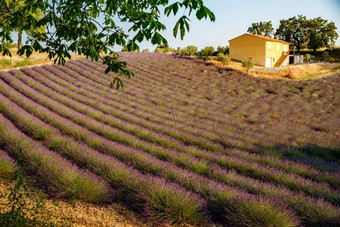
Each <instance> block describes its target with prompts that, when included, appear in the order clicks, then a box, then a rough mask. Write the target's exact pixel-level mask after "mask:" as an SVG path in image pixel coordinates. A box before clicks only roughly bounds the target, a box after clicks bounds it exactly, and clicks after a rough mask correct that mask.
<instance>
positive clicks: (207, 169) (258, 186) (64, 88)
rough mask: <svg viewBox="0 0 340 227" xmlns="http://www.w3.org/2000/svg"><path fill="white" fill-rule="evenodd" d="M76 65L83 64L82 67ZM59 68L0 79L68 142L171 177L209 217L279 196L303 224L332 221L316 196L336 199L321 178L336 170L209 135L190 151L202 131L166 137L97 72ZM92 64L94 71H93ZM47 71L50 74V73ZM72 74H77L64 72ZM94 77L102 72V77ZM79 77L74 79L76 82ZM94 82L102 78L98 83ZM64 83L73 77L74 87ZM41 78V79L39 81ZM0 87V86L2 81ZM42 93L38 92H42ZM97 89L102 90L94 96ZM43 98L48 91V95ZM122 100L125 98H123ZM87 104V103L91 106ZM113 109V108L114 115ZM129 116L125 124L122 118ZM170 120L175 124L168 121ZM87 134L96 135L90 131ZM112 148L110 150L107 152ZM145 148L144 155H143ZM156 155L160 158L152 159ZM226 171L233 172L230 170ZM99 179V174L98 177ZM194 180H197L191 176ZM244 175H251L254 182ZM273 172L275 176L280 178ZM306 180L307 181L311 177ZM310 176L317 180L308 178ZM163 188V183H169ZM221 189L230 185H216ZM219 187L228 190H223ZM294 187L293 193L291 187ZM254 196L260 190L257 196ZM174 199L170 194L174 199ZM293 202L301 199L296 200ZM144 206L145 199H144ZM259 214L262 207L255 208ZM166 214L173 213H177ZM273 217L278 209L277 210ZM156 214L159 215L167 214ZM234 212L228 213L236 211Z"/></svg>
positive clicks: (334, 213) (269, 203) (332, 212)
mask: <svg viewBox="0 0 340 227" xmlns="http://www.w3.org/2000/svg"><path fill="white" fill-rule="evenodd" d="M69 67H70V66H69ZM83 67H84V68H85V66H83ZM78 69H79V68H78ZM62 70H63V71H66V72H67V74H63V73H62V72H61V71H58V70H57V69H56V68H53V67H51V66H44V69H42V68H39V67H37V68H34V70H31V69H23V72H25V73H26V74H27V75H29V76H30V77H31V78H30V77H27V76H26V75H24V74H23V73H22V72H21V73H18V72H17V71H12V72H11V74H12V76H10V75H9V74H2V75H1V78H2V79H3V80H4V81H6V83H7V84H9V85H11V87H13V88H15V89H16V90H17V91H19V92H20V93H22V94H24V95H25V96H27V97H29V98H31V99H32V100H34V101H35V102H33V103H31V105H32V106H33V105H34V107H29V106H25V110H27V111H28V112H30V113H31V114H33V115H35V116H36V117H38V118H40V119H41V120H43V121H45V122H47V123H48V124H49V125H51V126H53V127H56V128H58V129H59V130H60V132H61V133H62V134H65V135H68V136H71V137H73V139H75V140H79V141H81V142H85V143H86V144H87V145H88V146H89V147H92V149H95V150H97V152H103V151H105V152H109V153H106V155H109V156H113V157H114V158H117V159H119V160H120V161H122V162H124V163H126V164H128V165H132V166H133V167H134V168H136V169H138V170H139V171H141V173H142V174H146V176H147V178H149V177H151V175H148V174H152V175H156V176H159V177H161V178H163V179H164V178H165V179H167V180H169V181H173V182H174V183H176V184H178V185H181V186H182V187H183V188H185V189H186V190H189V191H194V192H195V193H198V194H199V195H200V196H202V197H203V198H204V199H205V201H206V202H207V205H206V206H207V209H206V210H208V211H209V212H210V214H211V215H212V216H213V217H214V218H216V217H219V218H221V217H223V216H224V215H225V214H224V212H222V211H223V210H227V211H226V212H227V214H228V215H227V219H228V220H229V221H230V222H233V221H236V219H235V220H234V219H233V218H232V217H233V215H235V214H236V215H239V214H240V212H242V209H247V208H251V207H252V206H255V205H254V203H255V204H256V203H258V202H259V201H260V203H263V204H265V205H266V206H264V207H265V208H270V207H273V210H274V211H275V210H277V209H275V207H276V208H279V209H280V208H281V206H282V205H279V203H277V202H273V201H276V199H277V198H279V200H281V201H283V202H285V203H286V204H289V205H290V206H291V208H288V210H286V211H287V212H286V213H285V214H289V215H288V216H290V217H292V213H291V211H290V209H292V208H294V209H295V212H296V214H297V215H298V216H299V218H300V219H301V220H302V221H303V222H304V223H306V224H307V223H309V224H311V223H334V221H337V220H336V218H337V217H338V209H337V208H335V207H333V206H332V205H330V204H328V203H325V202H323V201H322V199H326V200H328V201H330V202H331V203H333V204H334V205H337V204H338V196H339V194H338V191H334V190H333V189H332V188H331V187H330V186H329V185H327V184H326V183H328V184H330V185H333V186H334V185H335V186H336V187H337V185H338V183H337V180H338V178H336V176H334V175H332V174H326V173H323V172H320V171H318V170H316V169H313V168H311V169H309V168H308V167H309V166H306V165H298V164H294V163H292V162H286V161H281V160H279V159H275V158H268V157H266V156H262V155H251V154H249V153H247V151H246V150H235V149H228V150H226V149H224V148H223V147H221V146H220V144H219V143H216V141H215V139H211V142H209V141H207V142H208V143H207V144H208V145H209V146H205V147H203V150H202V149H198V148H200V146H201V144H204V143H199V141H200V139H203V136H202V135H199V134H196V135H195V133H194V132H190V131H189V132H190V133H186V134H185V137H186V138H188V139H189V141H187V143H188V144H189V145H191V146H187V145H186V144H185V143H183V141H181V140H180V138H179V137H176V138H172V136H171V135H169V134H166V131H168V130H163V131H161V132H159V131H156V132H155V129H157V130H159V129H160V128H161V127H160V126H161V125H160V124H158V125H157V124H149V123H148V122H144V123H143V121H142V118H141V116H143V117H148V118H150V117H152V116H153V115H152V114H150V113H152V111H147V110H143V112H142V113H139V114H135V112H133V111H132V109H131V107H129V105H122V104H120V103H117V102H114V100H115V99H117V98H121V97H119V95H118V96H117V94H114V95H112V93H115V92H108V91H107V88H106V87H105V86H104V84H105V83H106V84H107V79H105V76H104V75H101V74H96V76H95V77H96V78H92V79H89V78H87V76H90V75H89V73H86V72H82V71H81V70H77V67H76V63H74V65H73V66H72V70H74V71H71V70H70V68H69V69H65V68H64V69H62ZM93 70H94V71H95V69H93ZM75 71H77V72H75ZM39 73H41V74H39ZM42 74H43V75H45V77H46V78H45V77H43V76H42ZM53 74H55V75H57V76H53ZM13 75H15V76H16V77H18V78H19V79H20V80H21V81H22V82H24V83H25V84H26V85H24V84H23V83H22V82H19V80H17V79H15V78H14V77H13ZM69 75H72V76H69ZM73 76H77V77H74V78H72V77H73ZM91 76H93V75H91ZM98 76H102V79H100V78H99V77H98ZM47 78H49V79H47ZM62 78H63V79H62ZM80 78H82V79H81V80H80ZM103 78H104V79H103ZM83 81H86V82H83ZM97 81H98V82H101V83H103V84H100V83H98V82H97ZM71 82H73V84H74V85H73V84H72V83H71ZM42 84H44V85H46V87H45V86H44V85H42ZM27 85H29V86H27ZM2 87H3V88H5V87H6V84H2ZM29 87H32V88H34V89H35V90H33V89H30V88H29ZM9 90H11V89H10V87H7V88H6V89H3V91H2V92H4V95H5V96H6V97H8V98H10V99H11V100H12V101H14V102H15V103H17V104H19V105H20V106H21V107H23V105H24V103H23V102H22V101H20V100H22V99H25V98H24V97H23V96H22V97H16V96H20V93H16V94H15V95H14V93H15V92H16V91H15V90H13V89H12V90H11V91H10V92H9ZM6 92H9V93H6ZM42 94H44V95H46V97H44V95H42ZM100 95H102V96H101V98H100ZM124 95H125V94H123V96H124ZM47 97H50V99H48V98H47ZM5 100H6V99H4V100H3V102H4V103H6V102H5ZM54 100H55V101H57V102H55V101H54ZM29 101H30V100H26V102H29ZM125 102H127V103H129V101H125ZM36 103H40V104H41V105H44V106H45V107H47V108H48V109H50V110H52V111H53V112H56V113H58V114H59V115H55V116H54V118H58V117H63V121H66V122H67V121H69V120H71V122H67V123H66V124H61V121H60V120H59V121H56V122H55V119H54V118H53V117H52V116H49V117H47V115H44V114H42V113H41V112H44V113H46V112H47V109H41V108H39V105H38V104H36ZM61 103H62V104H61ZM123 103H124V102H123ZM8 106H10V103H8V105H6V108H4V109H3V111H4V112H3V114H5V113H6V109H8V108H9V107H8ZM66 106H67V107H66ZM90 106H92V108H91V107H90ZM68 107H69V108H68ZM113 107H114V108H113ZM117 111H118V113H120V114H118V115H117V114H116V112H117ZM16 112H20V111H13V112H12V113H7V114H5V115H6V117H8V118H11V121H12V122H14V123H15V124H16V126H17V127H19V128H20V129H21V130H22V131H24V132H25V133H26V134H29V135H30V136H31V137H33V138H35V139H37V140H43V141H44V140H48V139H49V138H50V136H43V135H41V134H44V133H43V132H44V131H43V132H40V133H39V131H38V132H37V134H38V135H39V136H38V137H35V136H36V135H35V134H34V133H33V134H30V133H32V132H35V131H37V130H38V129H39V128H41V129H44V128H45V129H46V131H48V130H47V128H46V127H47V125H46V127H42V126H41V125H39V126H35V127H36V129H35V130H34V125H33V126H30V127H29V129H27V128H25V127H28V126H27V124H28V123H27V121H26V122H25V123H24V124H23V125H20V124H18V123H17V122H20V119H22V118H23V116H17V117H16V118H15V117H14V116H15V114H14V113H16ZM80 113H81V114H80ZM159 113H161V112H159ZM126 116H127V117H126ZM66 119H68V120H66ZM94 119H95V120H94ZM130 120H131V121H132V122H133V123H129V121H130ZM164 120H166V121H168V122H169V124H170V123H171V122H172V123H174V122H176V121H170V120H168V119H164ZM190 120H192V119H190ZM36 121H37V119H31V120H30V121H29V122H36ZM159 122H161V121H159ZM74 123H76V124H74ZM77 125H81V126H83V127H80V126H78V127H79V128H78V130H77V131H72V130H75V129H74V128H77ZM174 125H175V124H173V125H172V126H174ZM204 126H205V125H204V124H203V123H202V127H204ZM168 127H169V130H170V131H172V133H173V134H174V135H176V133H180V131H178V130H175V129H176V127H170V125H169V126H168ZM84 128H87V130H90V131H92V132H89V133H92V134H88V133H84V132H83V131H84V130H86V129H84ZM153 130H154V131H153ZM93 132H94V133H95V134H98V135H100V136H101V137H100V136H97V137H96V135H95V134H93ZM47 135H48V134H47ZM56 137H57V136H56ZM105 138H106V139H109V140H114V141H118V143H113V144H109V145H103V144H105V143H106V142H110V143H112V141H107V140H106V139H105ZM191 141H193V142H191ZM203 141H204V140H203ZM57 142H58V143H60V144H59V146H60V147H61V148H59V149H62V148H63V147H64V145H66V144H64V143H62V142H60V141H53V143H50V142H48V141H47V142H45V143H46V146H47V147H48V148H49V149H56V148H54V147H53V146H50V145H49V144H56V143H57ZM122 144H125V146H122ZM54 146H56V145H54ZM68 147H69V146H68ZM112 147H114V148H115V149H114V150H112ZM133 148H135V149H133ZM83 149H84V148H83ZM110 149H111V150H110ZM172 149H174V150H175V151H173V150H172ZM56 150H58V149H56ZM68 152H69V151H68ZM146 153H149V155H147V154H146ZM63 155H64V156H65V157H66V158H68V159H71V160H72V161H73V162H75V163H77V164H78V165H80V166H81V167H84V168H89V169H91V171H92V172H95V173H96V174H97V173H98V175H101V177H103V174H104V173H103V172H97V171H98V170H97V169H96V168H98V167H96V168H94V167H91V164H93V163H90V164H89V163H87V161H89V160H90V159H85V158H83V161H79V160H78V156H75V157H76V158H74V157H70V156H69V154H68V153H63ZM73 155H74V154H73ZM262 158H263V159H262ZM159 159H162V160H164V161H160V160H159ZM263 160H264V161H263ZM254 161H255V162H254ZM256 163H260V164H256ZM288 163H289V164H292V165H293V166H294V168H291V169H293V172H296V173H295V174H291V173H290V172H291V171H290V170H291V169H290V167H286V165H287V164H288ZM266 165H269V166H272V167H273V168H272V170H271V169H270V168H269V169H268V168H266ZM239 166H241V167H239ZM276 168H279V169H283V170H284V171H286V172H282V171H278V170H277V169H276ZM257 169H259V172H256V171H257ZM228 170H236V171H237V172H234V171H228ZM275 174H277V175H278V177H277V178H275ZM296 174H298V175H296ZM202 175H203V176H202ZM299 175H301V176H303V177H306V179H304V178H301V177H299ZM204 176H205V177H204ZM263 177H264V180H265V181H267V183H262V182H261V181H259V180H263ZM103 178H104V179H107V178H106V177H103ZM192 178H196V180H195V182H192V180H189V179H192ZM200 178H202V179H201V180H199V179H200ZM252 178H258V180H256V179H252ZM280 178H283V179H284V180H282V179H280ZM185 179H187V180H185ZM310 179H313V181H312V180H310ZM314 180H316V181H318V182H320V183H316V182H314ZM196 181H197V182H196ZM206 182H210V183H209V186H204V183H206ZM322 182H324V183H322ZM110 183H111V182H110ZM281 184H283V185H284V187H282V186H279V185H281ZM111 185H112V186H113V187H114V188H117V186H118V185H119V186H124V188H127V189H128V191H130V190H131V191H132V194H133V195H135V194H138V195H139V197H138V198H143V200H146V202H147V204H149V203H151V202H150V198H148V197H149V196H150V197H152V198H153V199H155V198H154V196H155V195H154V194H152V195H151V194H148V195H147V196H145V195H144V197H143V196H140V194H145V193H140V192H138V193H137V192H136V191H133V190H132V189H131V188H129V187H132V186H131V185H128V186H127V185H124V183H122V182H119V181H118V183H116V184H112V183H111ZM137 185H138V184H137ZM219 185H220V186H219ZM275 185H277V186H275ZM167 187H168V186H167ZM169 187H170V188H171V186H169ZM225 187H231V188H226V189H224V188H225ZM288 188H289V189H288ZM318 188H319V189H318ZM148 190H149V189H148ZM291 190H292V191H291ZM170 191H171V190H170ZM227 191H229V192H228V193H227ZM294 191H299V193H296V192H294ZM248 193H250V194H248ZM170 194H171V193H170ZM252 194H255V195H260V197H256V196H255V197H253V195H252ZM304 194H307V195H310V196H313V197H316V198H312V197H309V196H306V195H304ZM212 195H213V198H212ZM235 195H238V196H235ZM261 195H266V196H265V199H264V197H262V196H261ZM158 196H159V195H158ZM146 198H148V199H149V200H147V199H146ZM157 199H159V198H157ZM157 199H156V200H152V201H153V203H151V204H153V205H155V206H156V205H159V204H157V202H160V201H158V200H157ZM175 199H177V200H178V198H176V197H175ZM315 199H316V200H315ZM223 201H224V202H223ZM231 201H233V202H231ZM255 201H256V202H255ZM229 202H230V204H229ZM172 203H173V201H172ZM172 203H171V204H172ZM183 204H184V203H182V204H181V206H183ZM297 204H303V205H302V206H297ZM168 205H169V204H168ZM172 205H173V204H172ZM177 205H178V204H177ZM149 206H151V205H150V204H149ZM202 206H203V207H204V206H205V205H202V203H201V206H200V207H201V208H202ZM193 207H194V208H193V210H195V209H196V208H197V209H198V207H199V206H193ZM153 208H154V209H150V208H148V209H147V210H157V211H160V212H159V213H162V212H161V211H162V209H160V208H159V207H157V208H155V207H153ZM201 208H199V209H198V210H200V209H201ZM217 208H218V209H217ZM164 209H165V207H164ZM197 209H196V211H197ZM240 209H241V210H240ZM203 210H204V209H203ZM163 211H164V210H163ZM233 212H236V213H233ZM261 212H264V211H263V210H262V211H261ZM261 212H260V211H259V213H257V214H254V216H252V217H249V219H247V220H252V218H255V217H256V215H264V214H263V213H261ZM149 213H152V214H153V215H154V217H158V216H155V215H156V214H155V213H153V212H149ZM203 213H205V212H203ZM326 214H327V215H326ZM158 215H160V214H158ZM163 215H164V213H163ZM171 215H173V216H176V215H178V214H171ZM268 215H269V214H268ZM280 215H282V214H281V213H280ZM192 217H193V216H191V218H192ZM163 218H164V219H167V218H169V217H163ZM234 218H236V216H235V217H234ZM176 220H177V219H176ZM179 220H180V219H179ZM283 220H285V219H283ZM292 220H294V219H292ZM185 221H187V220H185ZM276 221H277V220H276ZM235 223H236V222H235ZM295 224H296V222H295Z"/></svg>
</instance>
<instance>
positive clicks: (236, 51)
mask: <svg viewBox="0 0 340 227" xmlns="http://www.w3.org/2000/svg"><path fill="white" fill-rule="evenodd" d="M288 55H289V43H288V42H285V41H282V40H279V39H278V36H276V38H275V39H273V38H270V37H267V36H263V35H257V34H256V33H255V34H248V33H246V34H243V35H240V36H238V37H236V38H234V39H231V40H229V57H230V58H231V59H233V60H236V61H243V60H245V59H248V58H252V59H253V60H254V61H255V64H256V65H258V66H264V67H281V66H286V65H288V64H289V58H288Z"/></svg>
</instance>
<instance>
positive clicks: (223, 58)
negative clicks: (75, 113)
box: [217, 53, 230, 65]
mask: <svg viewBox="0 0 340 227" xmlns="http://www.w3.org/2000/svg"><path fill="white" fill-rule="evenodd" d="M217 61H219V62H221V63H222V65H227V64H229V63H230V58H229V55H228V54H222V53H219V54H218V55H217Z"/></svg>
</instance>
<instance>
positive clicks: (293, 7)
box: [140, 0, 340, 51]
mask: <svg viewBox="0 0 340 227" xmlns="http://www.w3.org/2000/svg"><path fill="white" fill-rule="evenodd" d="M204 3H205V5H206V6H207V7H208V8H209V9H210V10H211V11H212V12H214V13H215V16H216V21H215V22H210V21H209V20H204V19H202V20H201V21H199V20H197V19H196V18H194V16H192V17H191V18H190V19H191V23H190V31H189V33H187V34H186V36H185V37H184V39H183V40H181V39H180V37H177V38H174V37H173V34H172V28H173V27H174V25H175V23H176V21H177V19H178V18H179V17H180V16H181V15H182V14H181V13H178V16H176V17H174V16H173V14H172V16H171V17H169V18H167V17H162V18H161V21H162V22H163V23H164V24H165V25H166V27H167V30H166V31H164V32H162V33H161V34H162V35H163V36H164V37H165V38H166V39H167V40H168V43H169V46H170V47H173V48H177V47H181V48H182V47H186V46H188V45H195V46H197V47H198V48H199V49H201V48H204V47H205V46H213V47H215V48H216V47H217V46H227V45H229V43H228V40H230V39H232V38H235V37H237V36H239V35H242V34H244V33H246V32H247V30H248V27H250V26H251V24H252V23H256V22H260V21H271V22H272V24H273V27H274V30H276V28H278V26H279V24H280V20H282V19H288V18H290V17H294V16H297V15H299V14H302V15H304V16H306V17H307V19H311V18H316V17H322V18H323V19H327V20H328V21H329V22H330V21H333V22H335V25H336V26H337V27H338V29H337V33H338V34H339V36H340V0H281V1H277V0H271V1H268V0H257V1H255V0H205V1H204ZM335 45H337V46H340V37H339V38H338V40H337V41H336V43H335ZM144 48H148V49H149V50H151V51H153V50H154V49H155V46H152V45H151V44H149V43H147V42H142V43H141V45H140V49H141V50H142V49H144Z"/></svg>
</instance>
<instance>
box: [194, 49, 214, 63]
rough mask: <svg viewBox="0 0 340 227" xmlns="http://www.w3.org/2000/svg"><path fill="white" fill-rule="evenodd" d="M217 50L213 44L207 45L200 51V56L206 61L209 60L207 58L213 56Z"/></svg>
mask: <svg viewBox="0 0 340 227" xmlns="http://www.w3.org/2000/svg"><path fill="white" fill-rule="evenodd" d="M214 52H215V48H214V47H212V46H209V47H205V48H204V49H202V50H201V51H200V52H198V58H200V59H203V60H204V62H207V60H208V59H209V58H210V56H212V55H213V54H214Z"/></svg>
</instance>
